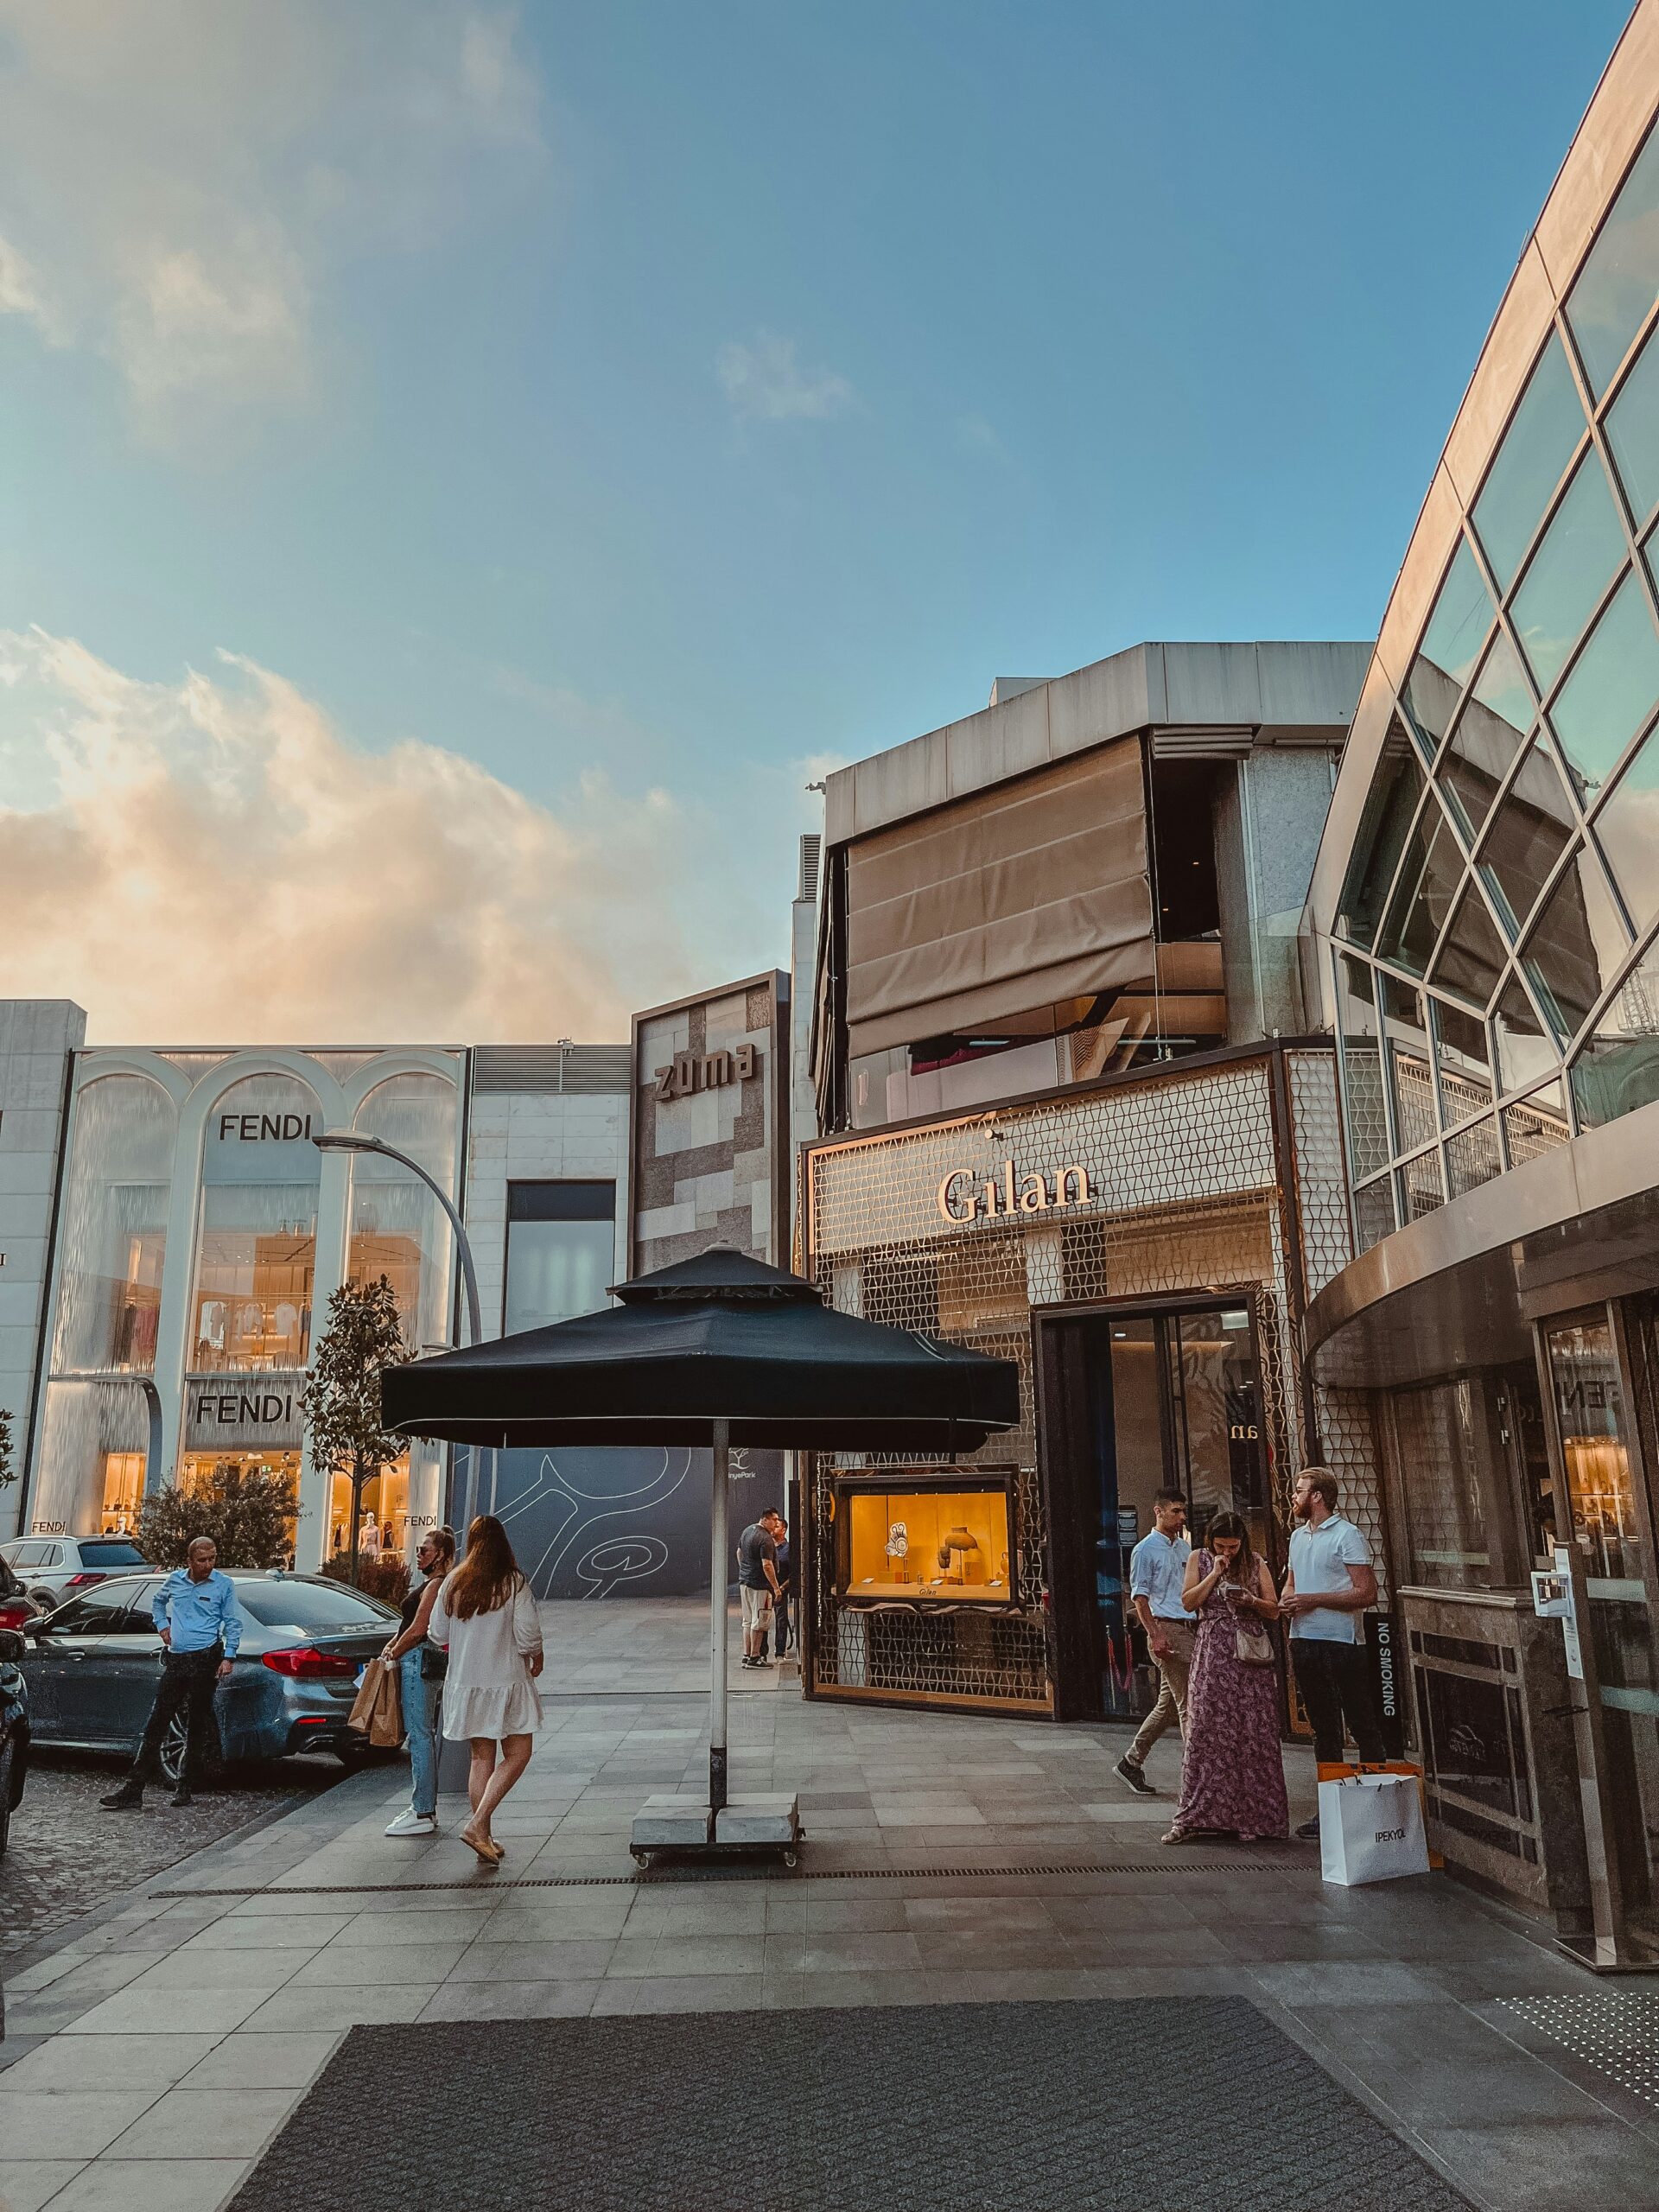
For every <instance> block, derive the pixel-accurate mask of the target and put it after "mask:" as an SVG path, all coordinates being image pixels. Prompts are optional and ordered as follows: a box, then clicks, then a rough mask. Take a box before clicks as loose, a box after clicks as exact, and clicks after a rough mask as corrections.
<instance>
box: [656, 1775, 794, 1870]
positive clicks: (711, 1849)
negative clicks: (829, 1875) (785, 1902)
mask: <svg viewBox="0 0 1659 2212" xmlns="http://www.w3.org/2000/svg"><path fill="white" fill-rule="evenodd" d="M800 1840H801V1808H800V1801H799V1799H798V1797H795V1796H792V1795H791V1793H790V1792H788V1791H787V1790H767V1791H756V1792H753V1793H749V1794H744V1793H742V1792H739V1793H738V1794H737V1795H736V1796H733V1797H731V1798H729V1799H728V1801H727V1802H726V1803H725V1804H724V1805H722V1806H721V1808H720V1810H719V1811H718V1812H717V1813H716V1812H715V1810H714V1809H713V1808H712V1807H711V1806H709V1805H708V1804H706V1803H705V1802H703V1801H702V1799H700V1798H696V1797H680V1796H656V1797H648V1798H647V1799H646V1800H645V1804H644V1805H643V1806H642V1807H641V1808H640V1809H639V1812H637V1813H636V1814H635V1815H634V1816H633V1825H632V1828H631V1829H630V1831H629V1834H628V1848H629V1849H630V1851H631V1852H632V1853H633V1856H634V1858H635V1859H636V1860H637V1861H638V1862H639V1864H640V1865H641V1866H645V1865H646V1864H648V1863H649V1859H650V1857H651V1856H652V1854H654V1853H657V1852H659V1851H671V1852H673V1853H675V1854H676V1855H677V1856H678V1855H680V1854H682V1853H683V1854H686V1855H688V1856H699V1855H702V1854H703V1853H723V1852H730V1851H743V1852H748V1851H781V1852H782V1853H784V1854H785V1863H786V1864H788V1865H791V1866H792V1865H793V1864H794V1859H795V1851H796V1847H797V1846H798V1844H799V1842H800Z"/></svg>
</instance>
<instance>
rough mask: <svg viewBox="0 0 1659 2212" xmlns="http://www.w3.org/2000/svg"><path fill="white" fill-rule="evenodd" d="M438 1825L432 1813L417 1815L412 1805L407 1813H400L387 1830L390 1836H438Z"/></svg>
mask: <svg viewBox="0 0 1659 2212" xmlns="http://www.w3.org/2000/svg"><path fill="white" fill-rule="evenodd" d="M437 1832H438V1824H437V1822H436V1821H435V1820H434V1819H433V1817H432V1815H431V1814H430V1813H417V1812H416V1810H415V1808H414V1807H413V1806H412V1805H411V1806H410V1808H409V1810H408V1811H407V1812H406V1813H399V1814H398V1815H397V1819H396V1820H395V1821H393V1822H392V1824H391V1827H389V1828H388V1829H387V1830H386V1834H388V1835H436V1834H437Z"/></svg>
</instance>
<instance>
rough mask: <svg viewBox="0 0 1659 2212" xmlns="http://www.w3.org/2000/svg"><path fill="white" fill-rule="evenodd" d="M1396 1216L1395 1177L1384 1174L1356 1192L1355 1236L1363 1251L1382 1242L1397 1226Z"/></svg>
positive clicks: (1367, 1250)
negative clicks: (1378, 1179)
mask: <svg viewBox="0 0 1659 2212" xmlns="http://www.w3.org/2000/svg"><path fill="white" fill-rule="evenodd" d="M1396 1225H1397V1224H1395V1218H1394V1178H1393V1177H1392V1176H1391V1175H1385V1176H1383V1179H1382V1180H1381V1181H1380V1182H1377V1183H1366V1184H1364V1185H1362V1186H1361V1188H1360V1189H1358V1190H1357V1191H1356V1192H1354V1236H1355V1238H1356V1241H1357V1244H1358V1247H1359V1249H1360V1250H1361V1251H1362V1252H1369V1251H1370V1249H1371V1247H1372V1245H1373V1244H1377V1243H1381V1242H1382V1240H1383V1237H1385V1236H1389V1235H1390V1234H1391V1233H1392V1232H1393V1230H1394V1229H1395V1227H1396Z"/></svg>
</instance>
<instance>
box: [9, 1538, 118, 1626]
mask: <svg viewBox="0 0 1659 2212" xmlns="http://www.w3.org/2000/svg"><path fill="white" fill-rule="evenodd" d="M0 1559H3V1560H5V1562H6V1564H7V1566H8V1567H10V1568H11V1570H12V1572H13V1573H15V1574H16V1577H17V1579H18V1580H19V1581H20V1582H21V1583H22V1586H23V1587H24V1589H25V1590H27V1591H28V1592H29V1596H30V1597H31V1598H32V1599H34V1600H35V1604H36V1605H41V1606H43V1607H44V1608H45V1609H46V1611H48V1612H49V1611H51V1609H52V1608H53V1606H54V1605H61V1604H62V1603H63V1601H64V1599H66V1598H72V1597H73V1595H74V1594H75V1592H77V1591H78V1590H90V1589H91V1588H92V1585H93V1584H94V1583H95V1582H102V1581H104V1580H106V1579H107V1578H108V1577H109V1576H110V1575H111V1574H121V1573H125V1572H127V1571H128V1570H129V1569H130V1568H132V1567H148V1566H149V1560H147V1559H146V1558H145V1557H144V1555H143V1552H141V1551H140V1550H139V1548H138V1547H137V1544H135V1543H134V1542H133V1541H132V1538H131V1537H130V1536H15V1537H14V1538H13V1539H12V1541H11V1542H10V1543H9V1544H0Z"/></svg>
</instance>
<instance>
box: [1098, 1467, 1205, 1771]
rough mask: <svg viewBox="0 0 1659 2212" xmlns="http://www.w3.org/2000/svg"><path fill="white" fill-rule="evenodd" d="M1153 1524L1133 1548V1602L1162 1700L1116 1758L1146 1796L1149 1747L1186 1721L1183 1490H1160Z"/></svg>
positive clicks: (1187, 1554) (1188, 1550) (1187, 1548)
mask: <svg viewBox="0 0 1659 2212" xmlns="http://www.w3.org/2000/svg"><path fill="white" fill-rule="evenodd" d="M1152 1519H1153V1525H1152V1527H1151V1529H1149V1530H1148V1531H1147V1534H1146V1535H1144V1536H1142V1537H1141V1541H1140V1542H1139V1543H1138V1544H1137V1545H1136V1546H1135V1549H1134V1550H1133V1551H1132V1552H1131V1553H1130V1554H1129V1603H1130V1604H1131V1605H1133V1606H1134V1608H1135V1618H1136V1619H1137V1620H1138V1621H1139V1622H1140V1624H1141V1627H1142V1628H1143V1629H1144V1630H1146V1632H1147V1649H1148V1650H1149V1651H1150V1652H1151V1654H1152V1659H1153V1664H1154V1666H1155V1667H1156V1668H1157V1669H1158V1675H1159V1685H1158V1702H1157V1703H1156V1705H1154V1707H1153V1708H1152V1711H1151V1712H1150V1713H1148V1714H1147V1717H1146V1719H1144V1720H1143V1721H1142V1722H1141V1732H1140V1733H1139V1735H1137V1736H1136V1738H1135V1741H1134V1742H1133V1743H1132V1744H1131V1745H1129V1748H1128V1751H1125V1752H1124V1754H1123V1756H1122V1758H1121V1759H1120V1760H1119V1761H1118V1763H1117V1771H1118V1773H1119V1774H1120V1775H1121V1776H1122V1778H1123V1780H1124V1781H1125V1782H1127V1783H1128V1785H1129V1787H1130V1789H1134V1790H1136V1791H1138V1792H1140V1793H1141V1795H1142V1796H1148V1797H1151V1796H1156V1795H1157V1793H1156V1791H1155V1790H1154V1789H1153V1786H1152V1784H1151V1783H1149V1782H1148V1781H1147V1777H1146V1775H1145V1773H1144V1772H1143V1771H1142V1769H1143V1767H1144V1764H1145V1761H1146V1756H1147V1752H1148V1751H1150V1750H1151V1749H1152V1747H1153V1745H1154V1744H1155V1743H1156V1742H1157V1741H1158V1738H1160V1736H1161V1735H1162V1734H1163V1733H1164V1732H1165V1731H1166V1729H1169V1728H1173V1727H1174V1726H1176V1724H1177V1723H1178V1722H1179V1724H1180V1725H1181V1726H1182V1728H1183V1729H1185V1724H1186V1677H1187V1670H1188V1669H1189V1668H1190V1667H1191V1666H1192V1615H1191V1614H1190V1613H1189V1612H1188V1611H1187V1610H1186V1608H1185V1605H1182V1603H1181V1586H1182V1584H1183V1583H1184V1582H1185V1580H1186V1562H1187V1561H1188V1560H1189V1559H1191V1558H1192V1545H1191V1544H1190V1543H1189V1542H1188V1541H1187V1540H1186V1500H1185V1497H1182V1495H1181V1493H1180V1491H1178V1490H1160V1491H1159V1493H1158V1495H1157V1497H1155V1498H1154V1500H1153V1503H1152Z"/></svg>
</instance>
